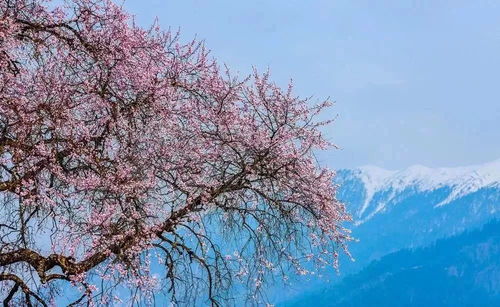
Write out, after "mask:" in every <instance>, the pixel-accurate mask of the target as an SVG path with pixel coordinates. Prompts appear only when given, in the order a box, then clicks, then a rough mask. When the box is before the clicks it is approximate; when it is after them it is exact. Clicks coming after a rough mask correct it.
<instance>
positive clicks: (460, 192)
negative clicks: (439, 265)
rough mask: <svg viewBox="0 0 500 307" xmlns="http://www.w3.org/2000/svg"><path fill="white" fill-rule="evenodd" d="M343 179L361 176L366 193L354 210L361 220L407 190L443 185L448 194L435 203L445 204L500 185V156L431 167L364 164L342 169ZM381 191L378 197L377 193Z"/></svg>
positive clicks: (412, 191) (363, 220)
mask: <svg viewBox="0 0 500 307" xmlns="http://www.w3.org/2000/svg"><path fill="white" fill-rule="evenodd" d="M340 177H341V179H340V181H341V182H348V181H353V180H356V179H357V180H361V182H362V185H363V189H364V197H363V201H362V203H361V204H359V208H356V210H355V211H354V212H352V213H353V215H354V217H355V219H357V224H360V223H363V222H365V221H366V220H368V219H370V218H371V217H373V216H374V215H375V214H377V213H379V212H381V211H384V210H385V209H386V205H387V204H388V203H390V202H391V201H393V199H394V198H395V197H398V196H399V195H400V194H401V193H402V192H403V191H405V190H407V191H409V193H422V192H428V191H434V190H437V189H440V188H447V189H449V192H448V195H447V196H446V197H445V198H443V199H442V200H440V201H439V202H437V203H435V204H433V205H434V206H435V207H440V206H444V205H446V204H449V203H451V202H453V201H454V200H456V199H459V198H461V197H463V196H465V195H467V194H471V193H473V192H476V191H478V190H480V189H482V188H487V187H500V159H498V160H496V161H493V162H490V163H486V164H482V165H474V166H467V167H455V168H429V167H425V166H422V165H414V166H411V167H409V168H407V169H404V170H400V171H392V170H386V169H383V168H380V167H376V166H362V167H359V168H357V169H353V170H348V171H344V172H340ZM377 194H378V196H379V197H377V199H376V201H375V200H374V197H375V196H376V195H377Z"/></svg>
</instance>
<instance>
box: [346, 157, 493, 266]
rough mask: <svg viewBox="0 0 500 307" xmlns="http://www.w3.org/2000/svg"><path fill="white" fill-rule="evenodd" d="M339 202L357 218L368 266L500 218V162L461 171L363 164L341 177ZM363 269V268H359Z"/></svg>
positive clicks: (359, 246)
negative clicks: (373, 261) (394, 167)
mask: <svg viewBox="0 0 500 307" xmlns="http://www.w3.org/2000/svg"><path fill="white" fill-rule="evenodd" d="M336 181H337V183H338V184H339V190H338V195H337V196H338V198H339V199H340V200H341V201H343V202H344V203H346V205H347V207H348V210H349V211H350V212H351V214H352V216H353V218H354V225H351V227H352V228H353V235H354V237H356V238H358V239H359V240H360V242H359V243H355V244H352V251H353V254H354V256H355V258H357V259H358V260H360V261H361V262H362V263H366V262H367V261H370V260H373V259H376V258H379V257H381V256H383V255H385V254H387V253H389V252H393V251H396V250H399V249H401V248H408V247H410V248H411V247H418V246H422V245H426V244H430V243H432V242H433V241H435V240H437V239H440V238H444V237H448V236H451V235H454V234H457V233H460V232H462V231H464V230H469V229H473V228H475V227H478V226H481V225H483V224H484V223H486V222H488V221H490V220H491V219H493V218H495V217H500V159H499V160H496V161H493V162H490V163H486V164H483V165H475V166H467V167H457V168H428V167H425V166H420V165H416V166H411V167H409V168H407V169H405V170H400V171H389V170H385V169H381V168H379V167H375V166H363V167H360V168H357V169H352V170H340V171H338V173H337V179H336ZM358 265H360V264H358Z"/></svg>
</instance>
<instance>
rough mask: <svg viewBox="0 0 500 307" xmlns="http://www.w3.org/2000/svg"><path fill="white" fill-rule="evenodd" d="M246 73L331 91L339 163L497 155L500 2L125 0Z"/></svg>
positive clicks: (308, 91)
mask: <svg viewBox="0 0 500 307" xmlns="http://www.w3.org/2000/svg"><path fill="white" fill-rule="evenodd" d="M125 7H126V8H127V10H128V11H129V12H131V13H132V14H134V15H136V19H137V21H138V22H139V23H140V24H141V25H148V24H150V23H151V22H152V21H153V19H154V18H155V17H156V16H157V17H158V19H159V22H160V25H161V26H162V27H163V28H165V29H167V28H168V27H171V28H172V29H175V30H177V29H178V28H180V30H181V36H182V38H183V40H186V41H187V40H190V39H192V38H193V37H194V36H195V35H196V36H197V37H198V38H199V39H203V40H204V41H205V42H206V45H207V47H208V48H209V49H211V50H212V55H213V56H214V57H215V58H217V59H218V60H219V61H220V62H221V63H226V64H227V65H228V66H229V67H231V68H232V69H233V70H235V71H239V72H241V73H242V74H247V73H249V72H250V71H251V69H252V65H253V66H255V67H257V68H258V69H259V70H261V71H263V70H265V69H267V67H269V68H270V71H271V73H272V76H273V78H274V79H275V80H276V81H277V82H278V83H280V84H285V83H286V82H287V80H288V79H289V78H293V79H294V83H295V85H296V93H297V94H299V95H301V96H303V97H306V96H310V95H314V97H316V98H317V99H322V98H327V97H331V99H332V100H334V101H336V106H335V107H334V108H333V109H332V110H331V111H332V113H331V114H328V115H329V116H336V115H337V114H338V119H337V121H336V123H335V124H333V126H331V127H330V128H329V129H328V130H327V131H326V134H327V136H328V138H329V139H330V140H332V141H333V142H334V143H336V144H337V145H338V146H340V147H341V148H342V150H339V151H330V152H326V153H322V154H320V155H319V158H320V160H321V162H322V163H324V164H326V165H328V166H330V167H332V168H343V167H354V166H359V165H365V164H373V165H378V166H380V167H384V168H389V169H398V168H403V167H407V166H409V165H412V164H423V165H427V166H431V167H435V166H458V165H469V164H480V163H484V162H488V161H491V160H495V159H498V158H500V84H499V81H500V76H499V74H500V18H499V17H500V1H493V0H491V1H459V0H449V1H444V0H443V1H439V0H436V1H431V0H429V1H415V0H414V1H410V0H409V1H402V0H394V1H370V0H366V1H347V0H346V1H334V0H323V1H304V0H268V1H264V0H261V1H234V0H232V1H231V0H183V1H181V0H141V1H139V0H126V1H125Z"/></svg>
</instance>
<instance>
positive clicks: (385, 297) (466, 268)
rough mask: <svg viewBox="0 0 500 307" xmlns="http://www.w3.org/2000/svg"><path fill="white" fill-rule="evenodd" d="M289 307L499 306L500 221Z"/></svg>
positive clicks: (391, 258) (376, 266) (378, 265)
mask: <svg viewBox="0 0 500 307" xmlns="http://www.w3.org/2000/svg"><path fill="white" fill-rule="evenodd" d="M283 305H284V306H500V221H499V220H495V221H492V222H490V223H488V224H486V225H485V226H484V227H482V228H481V229H479V230H475V231H470V232H465V233H462V234H460V235H457V236H453V237H450V238H447V239H442V240H438V241H437V242H435V243H434V244H432V245H431V246H428V247H425V248H418V249H413V250H410V249H405V250H401V251H398V252H395V253H392V254H389V255H386V256H384V257H382V258H381V259H380V260H378V261H374V262H372V263H371V264H370V265H369V266H367V267H366V268H365V269H363V270H362V271H360V272H359V273H357V274H354V275H351V276H349V277H347V278H345V279H344V280H343V281H342V282H341V283H340V284H338V285H336V286H333V287H331V288H326V289H322V290H318V291H317V292H314V293H311V294H309V295H307V296H304V297H301V298H297V299H296V300H294V301H293V302H288V303H286V304H283Z"/></svg>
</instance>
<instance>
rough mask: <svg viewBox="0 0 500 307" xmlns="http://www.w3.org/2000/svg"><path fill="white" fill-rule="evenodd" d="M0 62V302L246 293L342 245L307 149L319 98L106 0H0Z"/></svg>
mask: <svg viewBox="0 0 500 307" xmlns="http://www.w3.org/2000/svg"><path fill="white" fill-rule="evenodd" d="M0 72H1V75H0V166H1V167H0V296H2V297H3V298H2V300H3V302H4V304H5V305H12V306H19V305H33V306H35V305H43V306H46V305H50V304H59V303H61V302H65V303H72V304H73V305H82V304H83V305H88V304H97V305H107V304H108V305H112V304H117V303H119V302H120V301H122V303H123V304H126V303H129V304H136V303H146V304H148V303H152V302H153V301H154V300H155V299H157V298H158V297H159V296H160V295H164V298H165V299H166V300H170V301H172V302H174V303H175V302H177V303H186V302H188V301H189V300H191V301H196V302H198V303H202V304H212V305H218V304H220V303H221V302H228V301H227V300H228V299H230V297H231V293H232V292H231V289H232V288H234V287H235V285H237V284H238V283H241V285H240V286H236V287H239V288H245V289H246V290H247V291H248V293H249V294H248V298H249V299H256V297H258V294H259V293H260V292H261V291H262V283H263V282H265V277H266V276H280V275H281V276H283V277H285V278H286V275H287V274H289V273H298V274H307V273H310V272H312V269H311V268H315V267H316V265H319V266H324V265H329V264H331V265H335V263H336V261H337V257H338V254H337V253H338V251H339V250H342V249H345V243H346V242H347V241H348V240H349V239H350V237H349V234H348V231H347V230H346V229H344V228H343V227H342V226H341V224H342V222H343V221H346V220H349V216H348V215H347V214H346V212H345V208H344V206H343V205H342V204H341V203H339V202H338V201H337V200H336V198H335V185H334V184H333V183H332V178H333V176H334V173H333V172H331V171H329V170H327V169H323V168H321V167H319V166H318V165H317V163H316V162H315V160H314V157H313V151H315V150H318V149H325V148H328V147H329V146H332V145H331V144H329V143H328V142H327V141H325V139H324V138H323V137H322V136H321V133H320V131H319V127H320V126H321V125H324V124H327V123H328V122H320V121H318V120H317V119H316V118H317V115H318V113H319V112H320V111H321V110H322V109H324V108H325V107H327V106H328V105H329V104H328V102H324V103H320V104H317V105H314V106H312V104H311V103H309V102H308V101H307V100H304V99H301V98H298V97H296V96H294V94H293V92H292V86H289V87H288V88H285V89H282V88H280V87H278V86H276V85H275V84H274V83H273V82H271V81H270V80H269V76H268V74H259V73H257V72H255V73H254V74H253V75H251V76H249V77H248V78H244V79H238V78H236V77H234V76H232V75H231V74H230V72H229V71H228V70H227V69H222V68H221V67H220V66H219V65H218V64H217V63H216V62H215V61H214V60H213V59H211V58H210V57H209V56H208V53H207V51H206V50H205V49H204V47H203V45H202V44H200V43H198V42H196V41H193V42H190V43H187V44H183V43H181V42H180V41H179V39H178V36H177V35H176V34H173V33H171V32H163V31H161V30H160V29H159V27H158V26H157V25H153V26H152V27H151V28H149V29H143V28H141V27H138V26H136V25H135V24H134V22H133V19H132V18H131V17H130V16H129V15H128V14H127V13H126V12H124V10H123V9H122V8H121V7H120V6H118V5H116V4H114V3H113V2H111V1H106V0H71V1H66V2H64V3H63V4H60V5H59V4H54V3H50V2H48V1H43V0H0ZM313 264H314V265H313ZM124 289H126V290H128V291H129V292H127V293H130V294H127V295H124V294H123V290H124ZM68 293H69V294H68ZM256 295H257V296H256ZM70 299H71V300H70ZM124 300H127V301H126V302H125V301H124ZM120 304H121V303H120Z"/></svg>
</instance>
